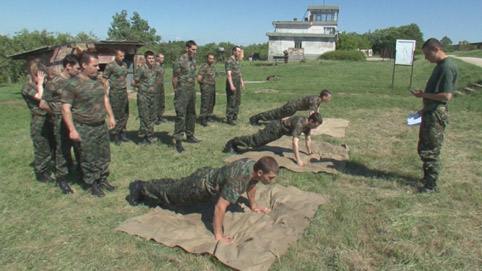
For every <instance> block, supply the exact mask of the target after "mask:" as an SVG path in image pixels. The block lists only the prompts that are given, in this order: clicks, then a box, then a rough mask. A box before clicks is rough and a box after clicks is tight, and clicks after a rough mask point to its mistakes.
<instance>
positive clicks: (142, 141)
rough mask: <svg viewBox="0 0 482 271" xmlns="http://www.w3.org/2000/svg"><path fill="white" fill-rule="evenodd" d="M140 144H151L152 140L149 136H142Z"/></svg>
mask: <svg viewBox="0 0 482 271" xmlns="http://www.w3.org/2000/svg"><path fill="white" fill-rule="evenodd" d="M139 144H142V145H151V141H149V139H148V138H147V137H144V138H141V140H140V141H139Z"/></svg>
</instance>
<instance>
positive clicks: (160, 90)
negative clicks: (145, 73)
mask: <svg viewBox="0 0 482 271" xmlns="http://www.w3.org/2000/svg"><path fill="white" fill-rule="evenodd" d="M155 69H156V116H157V118H158V119H160V118H162V115H163V114H164V111H165V110H166V105H165V104H166V102H165V101H166V97H165V93H164V64H160V63H156V67H155Z"/></svg>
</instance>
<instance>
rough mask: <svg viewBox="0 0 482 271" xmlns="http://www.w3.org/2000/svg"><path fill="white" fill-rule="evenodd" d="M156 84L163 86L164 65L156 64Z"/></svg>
mask: <svg viewBox="0 0 482 271" xmlns="http://www.w3.org/2000/svg"><path fill="white" fill-rule="evenodd" d="M155 70H156V84H158V85H160V84H164V64H161V63H156V66H155Z"/></svg>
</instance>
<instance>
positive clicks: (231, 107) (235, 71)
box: [225, 46, 244, 125]
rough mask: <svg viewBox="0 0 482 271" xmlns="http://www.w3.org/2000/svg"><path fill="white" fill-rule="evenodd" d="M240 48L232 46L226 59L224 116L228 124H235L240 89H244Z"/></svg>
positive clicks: (239, 102) (239, 100)
mask: <svg viewBox="0 0 482 271" xmlns="http://www.w3.org/2000/svg"><path fill="white" fill-rule="evenodd" d="M240 57H241V48H239V46H234V47H233V51H232V55H231V57H229V58H228V60H227V61H226V65H225V69H226V76H227V79H226V97H227V103H226V118H227V122H228V124H230V125H236V120H237V119H238V113H239V105H240V104H241V90H242V89H244V81H243V76H242V75H241V64H240V63H239V60H240Z"/></svg>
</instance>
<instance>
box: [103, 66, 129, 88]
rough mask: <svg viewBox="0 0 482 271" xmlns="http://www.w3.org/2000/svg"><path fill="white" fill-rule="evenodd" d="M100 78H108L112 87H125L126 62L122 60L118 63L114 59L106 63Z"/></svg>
mask: <svg viewBox="0 0 482 271" xmlns="http://www.w3.org/2000/svg"><path fill="white" fill-rule="evenodd" d="M102 78H104V79H109V85H110V87H111V88H113V89H125V88H126V78H127V64H126V63H125V62H122V63H121V64H120V65H119V63H117V61H116V60H114V61H112V62H110V63H109V64H107V66H106V67H105V70H104V74H102Z"/></svg>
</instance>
